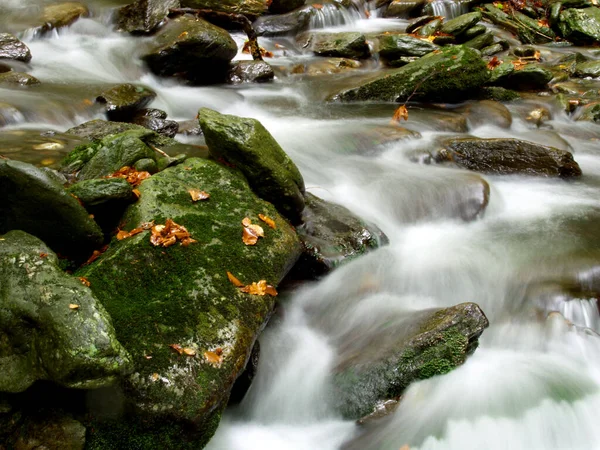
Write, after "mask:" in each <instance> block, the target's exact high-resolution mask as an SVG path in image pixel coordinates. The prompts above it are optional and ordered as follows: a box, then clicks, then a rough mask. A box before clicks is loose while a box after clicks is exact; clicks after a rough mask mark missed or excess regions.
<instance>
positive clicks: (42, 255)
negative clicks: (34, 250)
mask: <svg viewBox="0 0 600 450" xmlns="http://www.w3.org/2000/svg"><path fill="white" fill-rule="evenodd" d="M47 256H48V253H44V252H42V253H40V258H45V257H47Z"/></svg>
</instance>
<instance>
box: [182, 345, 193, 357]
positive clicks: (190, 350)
mask: <svg viewBox="0 0 600 450" xmlns="http://www.w3.org/2000/svg"><path fill="white" fill-rule="evenodd" d="M183 353H184V354H185V355H187V356H195V355H196V350H194V349H193V348H190V347H184V348H183Z"/></svg>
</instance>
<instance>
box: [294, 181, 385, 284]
mask: <svg viewBox="0 0 600 450" xmlns="http://www.w3.org/2000/svg"><path fill="white" fill-rule="evenodd" d="M305 199H306V207H305V208H304V211H303V212H302V224H301V225H300V226H298V227H297V228H296V231H297V232H298V236H299V237H300V241H301V242H302V246H303V252H302V256H301V257H300V260H299V261H298V263H297V264H296V266H294V277H295V278H299V279H315V278H317V277H319V276H322V275H325V274H326V273H328V272H331V271H332V270H333V269H335V268H336V267H338V266H340V265H341V264H344V263H345V262H347V261H349V260H351V259H353V258H356V257H357V256H360V255H362V254H364V253H366V252H368V251H370V250H373V249H376V248H379V247H380V246H381V245H386V244H388V243H389V240H388V238H387V236H386V235H385V234H384V233H383V232H382V231H381V230H380V229H379V228H378V227H377V226H376V225H373V224H369V223H366V222H365V221H363V220H362V219H360V218H359V217H357V216H355V215H354V214H353V213H352V212H350V211H349V210H348V209H346V208H344V207H343V206H340V205H336V204H335V203H331V202H328V201H325V200H322V199H320V198H319V197H317V196H315V195H312V194H310V193H307V194H306V197H305Z"/></svg>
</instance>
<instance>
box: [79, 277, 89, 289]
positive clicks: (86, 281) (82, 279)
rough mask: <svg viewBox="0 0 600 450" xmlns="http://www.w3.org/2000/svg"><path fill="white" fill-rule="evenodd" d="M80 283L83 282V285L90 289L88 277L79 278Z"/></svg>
mask: <svg viewBox="0 0 600 450" xmlns="http://www.w3.org/2000/svg"><path fill="white" fill-rule="evenodd" d="M79 281H81V284H83V285H84V286H87V287H90V281H89V280H88V279H87V278H86V277H79Z"/></svg>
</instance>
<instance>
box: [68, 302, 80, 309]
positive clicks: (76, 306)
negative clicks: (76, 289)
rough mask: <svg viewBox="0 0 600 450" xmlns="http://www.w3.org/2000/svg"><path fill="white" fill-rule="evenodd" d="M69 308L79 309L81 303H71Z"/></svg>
mask: <svg viewBox="0 0 600 450" xmlns="http://www.w3.org/2000/svg"><path fill="white" fill-rule="evenodd" d="M69 309H79V305H76V304H75V303H69Z"/></svg>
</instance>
